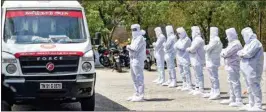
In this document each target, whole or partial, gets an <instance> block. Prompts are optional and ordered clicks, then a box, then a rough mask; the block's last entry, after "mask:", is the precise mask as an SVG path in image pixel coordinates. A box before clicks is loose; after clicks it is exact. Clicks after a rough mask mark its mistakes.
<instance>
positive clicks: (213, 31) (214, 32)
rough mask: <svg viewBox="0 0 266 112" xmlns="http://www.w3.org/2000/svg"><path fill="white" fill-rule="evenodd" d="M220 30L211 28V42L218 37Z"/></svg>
mask: <svg viewBox="0 0 266 112" xmlns="http://www.w3.org/2000/svg"><path fill="white" fill-rule="evenodd" d="M218 31H219V30H218V28H217V27H211V28H210V40H212V39H213V38H215V37H218V33H219V32H218Z"/></svg>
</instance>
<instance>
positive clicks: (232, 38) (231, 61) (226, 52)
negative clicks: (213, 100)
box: [220, 28, 243, 107]
mask: <svg viewBox="0 0 266 112" xmlns="http://www.w3.org/2000/svg"><path fill="white" fill-rule="evenodd" d="M225 33H226V36H227V37H226V38H227V39H228V42H229V43H228V46H227V47H226V48H225V49H223V50H222V52H221V56H222V57H223V58H224V59H225V70H226V71H227V72H228V82H229V87H230V92H229V93H230V98H229V99H228V100H223V101H221V102H220V103H221V104H229V106H233V107H239V106H242V105H243V103H242V98H241V83H240V80H239V78H240V75H239V71H240V57H239V56H237V52H238V51H239V50H241V49H242V45H241V43H240V41H239V40H238V37H237V33H236V30H235V28H229V29H227V30H226V31H225Z"/></svg>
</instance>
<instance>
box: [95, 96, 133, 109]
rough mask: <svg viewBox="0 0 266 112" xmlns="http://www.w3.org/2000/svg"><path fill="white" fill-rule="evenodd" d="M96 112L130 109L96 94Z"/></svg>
mask: <svg viewBox="0 0 266 112" xmlns="http://www.w3.org/2000/svg"><path fill="white" fill-rule="evenodd" d="M95 110H96V111H129V109H128V108H126V107H124V106H122V105H120V104H118V103H116V102H114V101H112V100H110V99H108V98H106V97H105V96H102V95H101V94H96V105H95Z"/></svg>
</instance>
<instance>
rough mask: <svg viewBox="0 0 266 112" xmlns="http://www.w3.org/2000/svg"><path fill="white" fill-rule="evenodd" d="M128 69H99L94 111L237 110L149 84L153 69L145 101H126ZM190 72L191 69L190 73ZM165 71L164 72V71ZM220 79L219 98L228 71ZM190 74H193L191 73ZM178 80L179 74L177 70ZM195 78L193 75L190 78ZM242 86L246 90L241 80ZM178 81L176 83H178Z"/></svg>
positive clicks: (73, 106)
mask: <svg viewBox="0 0 266 112" xmlns="http://www.w3.org/2000/svg"><path fill="white" fill-rule="evenodd" d="M128 71H129V70H125V72H124V73H117V72H116V71H112V70H110V69H107V68H98V69H97V70H96V72H97V82H96V107H95V108H96V110H97V111H119V110H123V111H126V110H138V111H141V110H142V111H170V110H171V111H173V110H175V111H199V110H201V111H215V110H216V111H219V110H220V111H236V110H237V108H234V107H229V106H227V105H221V104H219V102H220V100H215V101H209V100H208V99H204V98H201V97H199V96H192V95H188V92H183V91H178V90H177V89H176V88H167V87H163V86H159V85H155V84H154V83H152V80H154V79H155V78H156V75H157V72H156V71H150V72H148V71H145V73H144V75H145V76H144V77H145V99H146V101H145V102H128V101H126V99H127V98H128V97H129V96H131V95H132V94H133V92H134V89H133V84H132V83H133V82H132V80H131V76H130V73H129V72H128ZM192 73H193V72H192ZM166 74H167V72H166ZM219 74H220V75H219V78H220V84H221V93H222V98H221V99H226V98H228V93H227V92H228V84H227V74H226V72H225V71H224V70H223V68H220V70H219ZM192 76H194V75H193V74H192ZM204 76H205V87H206V88H205V89H206V91H209V87H210V81H209V78H208V74H207V73H206V71H205V70H204ZM177 78H178V81H180V75H179V74H178V73H177ZM193 80H194V77H193ZM265 80H266V73H264V74H263V81H262V83H263V84H262V85H263V86H262V89H263V106H264V107H263V108H264V109H266V81H265ZM241 82H242V83H241V84H242V88H243V89H245V84H244V82H243V79H241ZM180 84H181V83H180V82H179V83H178V85H180ZM243 99H244V103H247V96H246V95H244V96H243ZM13 110H16V111H18V110H24V111H26V110H59V111H60V110H65V111H76V110H77V111H80V104H79V103H68V104H61V105H59V104H53V103H44V102H43V103H42V102H41V105H15V106H14V107H13Z"/></svg>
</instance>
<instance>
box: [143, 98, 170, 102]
mask: <svg viewBox="0 0 266 112" xmlns="http://www.w3.org/2000/svg"><path fill="white" fill-rule="evenodd" d="M172 100H174V99H169V98H151V99H145V101H148V102H161V101H172Z"/></svg>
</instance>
